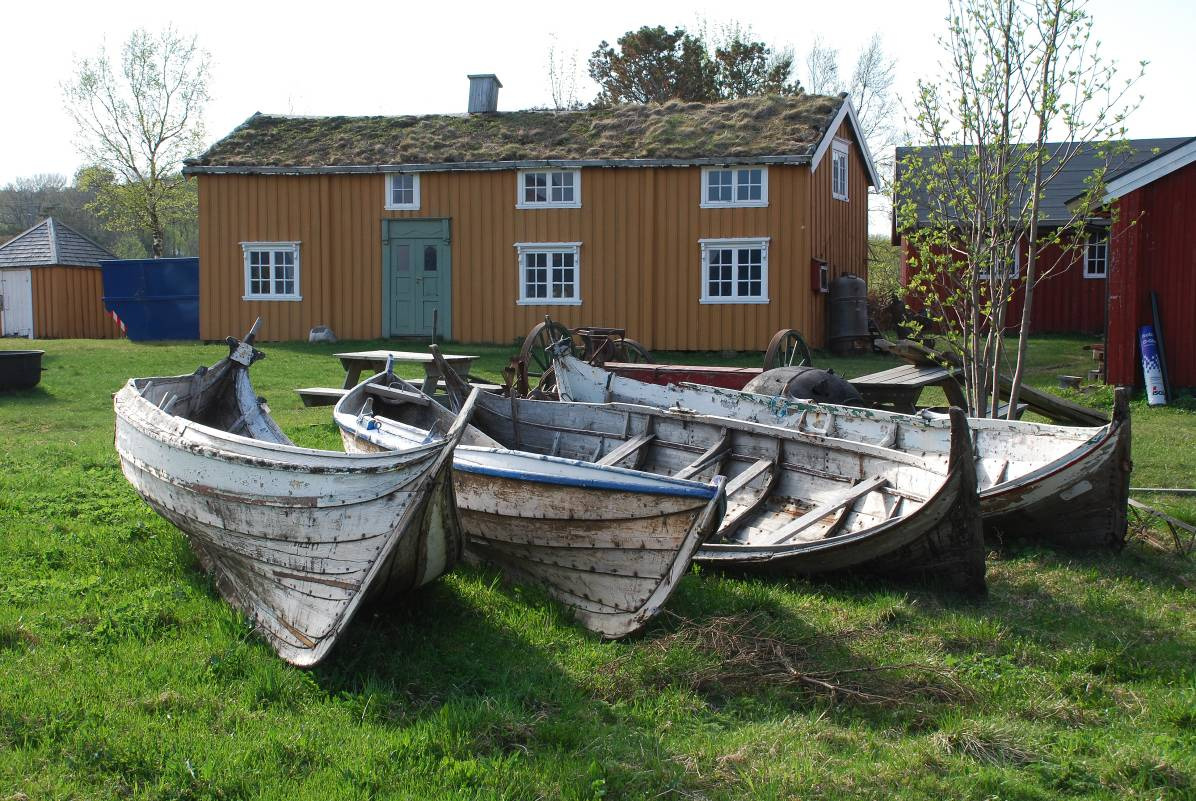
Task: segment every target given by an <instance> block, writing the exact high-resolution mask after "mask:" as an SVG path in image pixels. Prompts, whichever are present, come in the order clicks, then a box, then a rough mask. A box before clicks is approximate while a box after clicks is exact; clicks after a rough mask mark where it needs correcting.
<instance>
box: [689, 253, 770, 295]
mask: <svg viewBox="0 0 1196 801" xmlns="http://www.w3.org/2000/svg"><path fill="white" fill-rule="evenodd" d="M698 242H699V244H700V245H701V246H702V298H701V302H702V303H768V237H758V238H751V239H700V240H698Z"/></svg>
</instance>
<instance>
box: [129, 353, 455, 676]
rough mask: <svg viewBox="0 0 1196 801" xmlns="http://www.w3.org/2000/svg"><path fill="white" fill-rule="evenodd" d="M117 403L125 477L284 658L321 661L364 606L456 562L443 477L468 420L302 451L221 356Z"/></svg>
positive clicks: (154, 381) (148, 382) (132, 389)
mask: <svg viewBox="0 0 1196 801" xmlns="http://www.w3.org/2000/svg"><path fill="white" fill-rule="evenodd" d="M114 405H115V410H116V435H115V444H116V450H117V452H118V454H119V455H120V461H121V468H122V470H123V471H124V474H125V477H126V478H127V479H128V480H129V482H130V483H131V484H132V485H133V487H134V488H135V489H136V490H137V492H138V493H139V494H140V495H141V496H142V497H143V498H144V499H145V500H146V501H147V502H148V503H149V504H150V506H152V507H153V508H154V509H155V510H156V511H158V513H159V514H161V515H162V516H163V517H165V518H166V519H167V520H169V521H171V522H172V523H174V525H176V526H177V527H178V528H179V529H181V530H182V531H183V533H184V534H186V535H187V538H188V540H189V542H190V544H191V545H192V548H193V550H194V551H195V553H196V555H197V556H198V558H199V560H200V562H201V564H202V565H203V566H204V568H205V569H207V570H208V571H210V572H211V573H212V574H213V576H214V578H215V581H216V585H217V587H218V588H219V590H220V592H221V594H222V595H223V596H224V597H225V598H226V599H227V600H228V601H229V602H230V603H231V604H233V605H234V606H236V607H237V608H238V609H239V610H241V611H242V612H243V613H245V614H246V615H247V616H249V617H250V618H251V619H252V620H253V621H254V623H255V625H256V626H257V627H258V629H259V630H260V631H261V633H262V635H263V636H264V637H265V638H266V639H267V641H268V642H269V643H270V644H271V646H272V647H273V648H274V649H275V650H276V651H277V652H278V654H279V656H281V657H282V658H283V659H285V660H286V661H288V662H290V663H292V664H295V665H301V666H308V665H314V664H316V663H317V662H319V661H320V660H321V659H323V658H324V657H325V656H326V655H327V653H328V652H329V650H330V649H331V648H332V646H333V644H334V643H335V641H336V639H337V637H338V635H339V634H340V633H341V632H342V631H343V629H344V627H345V626H346V625H347V624H348V622H349V620H350V619H351V618H352V616H353V614H354V612H355V611H356V610H357V609H358V608H359V606H360V605H361V604H362V603H363V602H364V601H366V600H367V599H372V598H379V597H385V596H390V595H393V594H396V593H400V592H404V591H407V590H410V589H413V588H415V587H418V586H421V585H423V584H426V583H427V582H429V581H432V580H434V579H435V578H437V577H438V576H440V575H441V574H442V573H443V572H444V571H445V570H447V569H449V568H450V567H451V566H452V565H453V563H455V562H456V560H457V559H458V558H459V556H460V553H461V547H462V534H461V531H460V524H459V521H458V518H457V515H456V509H455V503H454V500H453V495H452V486H451V473H450V471H451V450H452V447H453V445H454V444H455V442H456V440H457V439H459V438H460V436H461V433H462V432H463V431H464V421H462V423H461V425H459V426H457V427H456V428H455V429H450V430H449V431H448V433H447V435H446V436H444V437H441V438H438V439H437V440H436V441H433V442H429V443H426V444H421V445H418V446H415V447H411V448H408V449H405V450H403V451H399V452H391V453H388V454H383V455H375V456H361V455H354V454H346V453H339V452H335V451H320V450H314V449H310V448H300V447H297V446H295V445H293V444H291V443H290V441H289V440H288V439H287V438H286V437H285V435H283V434H282V432H281V430H279V429H278V427H277V425H276V424H275V423H274V421H273V420H272V419H270V417H269V415H268V414H267V413H266V411H265V410H264V409H263V408H262V406H261V405H260V404H259V403H258V401H257V398H256V396H255V394H254V393H253V389H252V387H251V385H250V383H249V379H248V376H247V371H246V366H245V365H241V364H237V363H236V362H231V361H230V360H227V359H226V360H224V361H222V362H220V363H218V364H217V365H215V366H213V367H212V368H211V369H206V370H205V369H203V368H201V369H200V370H199V371H197V372H196V373H195V374H194V375H186V376H173V377H160V378H149V379H134V380H132V381H129V383H128V384H127V385H126V386H125V387H124V388H123V389H121V391H120V392H118V393H117V395H116V397H115V399H114ZM200 420H202V421H203V422H197V421H200ZM226 429H235V430H236V431H243V432H245V433H246V434H249V435H242V434H240V433H230V432H229V430H226Z"/></svg>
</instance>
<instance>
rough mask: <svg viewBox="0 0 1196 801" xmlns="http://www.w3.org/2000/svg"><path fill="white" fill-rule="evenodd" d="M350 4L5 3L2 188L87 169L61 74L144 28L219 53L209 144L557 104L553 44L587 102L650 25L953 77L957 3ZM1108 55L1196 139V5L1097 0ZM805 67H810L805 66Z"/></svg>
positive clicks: (1173, 132)
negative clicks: (597, 68) (606, 67)
mask: <svg viewBox="0 0 1196 801" xmlns="http://www.w3.org/2000/svg"><path fill="white" fill-rule="evenodd" d="M732 7H733V9H734V10H733V11H728V4H726V3H721V4H714V3H710V4H704V3H700V2H698V3H693V2H672V1H671V0H670V1H669V2H642V0H641V2H622V1H621V0H606V1H605V2H602V3H600V4H598V5H596V6H592V5H590V4H589V3H561V2H554V3H493V2H492V3H464V2H453V3H445V2H439V3H412V2H406V3H400V2H393V0H392V2H388V3H374V2H366V1H362V0H353V1H352V2H345V3H336V4H334V3H328V2H327V1H326V0H324V2H319V3H310V2H303V1H302V0H297V1H296V2H288V3H275V2H270V1H269V0H260V1H258V2H254V1H253V0H241V2H224V0H211V1H209V2H202V3H199V2H197V3H186V4H184V3H179V2H174V1H172V0H154V2H122V0H112V1H111V2H103V3H97V2H94V0H90V1H89V2H81V3H80V2H73V1H72V0H67V1H66V2H58V3H55V4H54V5H53V7H52V8H53V11H52V12H47V9H46V7H43V6H41V5H40V4H36V3H19V4H14V6H13V7H12V8H8V9H6V10H5V15H4V30H2V31H0V75H3V76H5V77H4V79H3V83H2V84H0V85H2V86H3V92H2V95H3V98H4V101H3V103H2V104H0V185H4V184H7V183H8V182H10V181H12V180H13V179H15V178H17V177H20V176H27V175H33V174H35V173H46V172H51V173H61V174H63V175H66V176H68V177H69V176H71V175H73V174H74V172H75V170H76V169H78V167H79V166H80V157H79V155H78V152H77V148H76V146H75V135H74V130H73V127H72V123H71V121H70V119H69V117H68V116H67V115H66V113H65V111H64V110H63V103H62V91H61V84H62V83H63V82H64V81H66V80H68V79H69V78H70V76H71V74H72V70H73V64H74V62H75V60H76V59H77V58H80V57H84V56H89V55H94V54H95V53H96V52H97V51H98V50H99V49H100V48H101V47H103V46H105V45H106V46H108V47H109V48H110V49H111V50H112V52H113V53H115V52H116V51H117V50H118V48H119V45H120V43H121V42H122V41H124V39H125V38H126V37H127V36H128V35H129V33H130V32H131V31H132V30H133V29H135V28H137V27H144V28H147V29H149V30H151V31H153V30H156V29H160V28H162V27H165V26H166V25H174V26H175V27H176V28H177V29H178V30H179V31H181V32H183V33H186V34H194V35H196V36H197V37H198V39H199V43H200V45H201V46H202V47H204V48H206V49H207V50H208V51H210V53H211V56H212V69H211V80H210V87H209V88H210V93H211V96H212V100H211V102H210V103H209V105H208V107H207V109H206V113H205V121H206V130H207V135H208V141H215V140H216V139H219V138H220V137H222V136H223V135H225V134H226V133H228V132H229V131H230V130H232V129H233V128H234V127H236V126H237V125H238V124H240V123H241V122H242V121H243V120H245V119H246V118H247V117H249V116H250V115H251V114H253V113H254V112H255V111H262V112H272V113H291V114H423V113H436V112H463V111H464V110H465V104H466V98H467V95H468V82H467V80H466V77H465V76H466V75H467V74H468V73H476V72H493V73H496V74H497V75H498V76H499V79H500V80H501V81H502V83H503V89H502V91H501V92H500V93H499V101H498V103H499V110H500V111H504V110H514V109H521V108H528V107H533V106H545V105H548V104H549V101H550V90H549V82H548V77H547V73H548V69H547V65H548V52H549V49H550V48H555V49H556V51H557V52H558V53H560V54H562V55H563V56H564V57H565V58H566V59H568V58H569V57H570V56H575V57H576V63H577V78H578V81H577V85H578V97H579V99H580V100H582V101H583V102H584V101H588V100H590V99H591V98H592V97H593V96H594V94H595V92H596V89H595V87H594V85H593V83H592V82H591V81H590V80H589V78H588V76H586V74H585V62H586V58H587V57H588V56H589V54H590V53H591V52H592V51H593V50H594V49H595V47H597V45H598V43H599V42H600V41H602V40H603V39H605V40H607V41H610V42H613V41H614V40H615V39H617V38H618V37H619V36H620V35H621V34H622V33H624V32H625V31H627V30H630V29H633V28H638V27H640V26H641V25H645V24H653V25H655V24H663V25H668V26H671V25H682V26H684V27H686V28H689V29H691V30H692V29H695V28H697V27H698V26H700V25H703V24H704V25H706V26H707V28H709V29H717V28H719V27H720V26H723V25H725V24H727V23H730V22H737V23H739V24H740V25H742V26H748V27H750V28H751V29H752V33H753V34H754V36H755V38H758V39H762V40H764V41H766V42H768V43H769V44H772V45H774V46H778V47H792V48H793V50H794V52H795V54H796V56H797V60H798V63H799V65H800V64H801V63H802V59H803V57H804V54H805V53H806V52H807V51H808V49H809V47H810V45H811V43H812V42H813V41H814V39H815V37H816V36H820V37H821V38H822V40H823V41H824V42H825V43H826V44H828V45H829V46H831V47H834V48H837V49H838V50H839V51H840V54H841V57H842V61H843V62H844V66H845V67H849V65H850V63H851V62H852V61H853V60H854V58H855V54H856V52H857V51H858V50H859V48H860V47H861V46H862V45H863V44H864V43H865V42H866V41H867V40H868V39H869V38H870V37H871V36H872V35H873V33H880V34H881V36H882V37H883V41H884V44H885V47H886V49H887V50H888V52H889V53H890V54H891V55H892V56H893V57H894V58H895V59H896V60H897V94H898V99H899V101H901V102H906V100H907V98H909V97H910V96H911V92H912V89H913V87H914V85H915V82H916V81H917V80H918V79H919V78H923V79H927V78H933V77H934V75H936V74H938V73H939V67H938V61H939V58H940V56H939V51H938V50H937V45H936V36H938V35H940V34H941V33H942V31H943V30H944V23H943V16H944V14H945V13H946V8H947V6H946V3H945V2H927V1H926V0H904V1H903V2H893V0H881V1H879V2H875V1H874V0H853V2H851V3H849V4H848V3H842V2H838V3H811V2H808V1H807V2H796V3H795V2H788V3H780V2H767V3H762V2H752V0H739V2H737V3H735V4H734V5H733V6H732ZM1089 9H1090V11H1091V13H1092V16H1093V18H1094V20H1095V30H1096V35H1097V37H1098V38H1099V39H1101V41H1102V43H1103V44H1102V53H1103V55H1104V56H1106V57H1107V58H1110V59H1114V60H1116V61H1117V62H1118V64H1119V65H1121V66H1122V68H1123V72H1124V73H1125V74H1127V75H1128V74H1129V73H1130V72H1136V70H1137V64H1138V62H1139V61H1140V60H1143V59H1147V60H1149V61H1150V64H1149V66H1148V67H1147V68H1146V75H1145V77H1144V78H1143V79H1142V80H1141V81H1140V82H1139V83H1138V85H1137V91H1138V92H1139V93H1141V94H1142V95H1144V99H1143V100H1142V103H1141V105H1140V107H1139V108H1138V109H1137V110H1136V111H1135V112H1134V114H1133V115H1132V116H1131V117H1130V119H1129V120H1128V127H1129V134H1130V136H1131V137H1155V136H1191V135H1196V103H1193V102H1192V98H1193V96H1192V90H1191V82H1190V71H1191V65H1192V63H1193V59H1192V42H1193V41H1196V2H1192V0H1186V2H1179V1H1176V2H1172V1H1171V0H1142V2H1134V3H1126V2H1113V0H1092V2H1091V3H1090V5H1089ZM798 77H803V76H802V71H801V70H799V75H798Z"/></svg>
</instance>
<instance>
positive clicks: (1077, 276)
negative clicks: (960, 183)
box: [892, 139, 1188, 334]
mask: <svg viewBox="0 0 1196 801" xmlns="http://www.w3.org/2000/svg"><path fill="white" fill-rule="evenodd" d="M1187 141H1188V140H1187V139H1134V140H1130V141H1129V143H1128V144H1129V149H1128V151H1127V152H1126V153H1124V154H1118V155H1116V156H1114V157H1112V159H1111V160H1112V163H1110V164H1109V167H1110V169H1111V170H1117V171H1119V173H1120V174H1125V173H1126V172H1128V171H1130V170H1134V169H1135V168H1137V167H1138V166H1139V165H1142V164H1143V163H1144V162H1148V161H1149V160H1151V159H1152V158H1154V157H1155V156H1156V155H1157V154H1159V153H1163V152H1167V151H1169V150H1170V149H1171V148H1174V147H1176V146H1177V145H1180V144H1182V143H1184V142H1187ZM1072 146H1073V145H1072V143H1063V142H1057V143H1052V144H1048V145H1047V148H1048V149H1049V150H1051V151H1052V152H1054V151H1056V150H1060V149H1070V148H1072ZM938 157H939V154H938V149H937V148H933V147H899V148H897V176H896V177H897V183H898V192H900V191H902V190H901V171H902V165H906V164H909V163H910V162H911V161H916V160H919V159H921V160H928V159H935V158H938ZM1105 165H1106V156H1105V155H1104V154H1103V153H1102V152H1101V151H1100V149H1098V148H1093V147H1088V146H1081V147H1080V148H1079V150H1078V152H1077V153H1076V154H1075V155H1074V156H1072V157H1071V158H1070V160H1069V161H1068V163H1067V166H1066V168H1065V169H1064V171H1063V172H1062V173H1061V174H1060V175H1059V176H1057V177H1056V178H1055V179H1054V180H1053V181H1052V182H1051V183H1050V185H1049V186H1048V188H1047V190H1046V192H1045V196H1044V197H1043V199H1042V211H1043V218H1042V222H1041V224H1042V225H1043V227H1045V228H1050V227H1052V226H1060V225H1065V224H1067V223H1068V222H1069V221H1070V220H1071V212H1070V211H1069V210H1068V208H1067V204H1068V202H1069V201H1071V200H1072V199H1074V198H1075V197H1076V196H1078V195H1080V194H1081V193H1082V192H1083V189H1084V186H1085V180H1086V179H1087V178H1088V177H1089V176H1091V175H1092V173H1093V171H1094V170H1095V169H1097V168H1098V167H1104V166H1105ZM915 200H916V201H918V214H919V220H922V219H925V218H926V212H925V210H924V205H923V204H924V201H922V200H921V199H919V198H916V197H915ZM892 236H893V239H892V241H893V244H894V245H900V246H901V283H902V284H903V285H908V283H909V279H910V277H911V270H910V267H909V258H910V256H911V255H912V253H911V247H910V244H909V241H908V239H907V238H906V237H905V236H904V235H903V233H902V232H901V231H898V229H897V226H896V222H895V221H894V226H893V235H892ZM1114 238H1115V234H1114ZM1110 255H1111V252H1110V231H1109V224H1108V220H1106V219H1096V220H1092V221H1091V224H1090V225H1089V226H1088V228H1087V238H1086V239H1085V240H1084V241H1083V242H1078V243H1077V244H1076V246H1075V247H1074V248H1072V249H1070V252H1063V251H1061V250H1060V249H1059V248H1057V247H1048V248H1045V249H1044V250H1043V251H1042V252H1041V253H1040V257H1039V258H1040V261H1039V269H1040V270H1041V269H1044V268H1046V267H1051V268H1052V269H1051V272H1050V275H1049V276H1048V277H1047V278H1045V279H1044V280H1043V281H1042V282H1041V283H1039V284H1038V285H1037V287H1036V288H1035V290H1034V308H1033V309H1032V310H1031V316H1030V324H1031V330H1032V331H1033V332H1034V333H1091V334H1095V333H1100V332H1103V331H1104V330H1105V326H1106V320H1107V308H1108V302H1107V295H1108V287H1107V286H1106V284H1107V283H1108V281H1107V275H1108V273H1109V265H1110ZM1025 257H1026V242H1025V241H1023V242H1022V247H1021V252H1020V254H1019V258H1018V259H1017V260H1016V263H1015V264H1014V265H1013V269H1014V271H1015V273H1017V272H1018V271H1020V270H1021V267H1022V264H1023V263H1024V261H1025ZM1021 313H1022V303H1021V292H1020V291H1019V293H1018V295H1016V296H1015V297H1014V299H1013V302H1012V303H1011V304H1010V308H1009V316H1008V320H1009V321H1010V326H1009V327H1010V328H1016V327H1017V326H1018V324H1019V323H1020V321H1021Z"/></svg>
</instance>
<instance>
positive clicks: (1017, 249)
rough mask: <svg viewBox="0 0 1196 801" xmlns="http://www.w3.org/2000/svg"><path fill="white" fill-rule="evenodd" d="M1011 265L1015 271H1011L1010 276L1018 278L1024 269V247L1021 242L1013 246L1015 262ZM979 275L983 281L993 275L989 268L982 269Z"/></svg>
mask: <svg viewBox="0 0 1196 801" xmlns="http://www.w3.org/2000/svg"><path fill="white" fill-rule="evenodd" d="M1011 267H1012V270H1013V271H1012V272H1010V273H1009V277H1010V278H1011V279H1012V278H1017V276H1018V273H1020V272H1021V269H1022V247H1021V243H1020V242H1019V243H1018V244H1017V245H1015V246H1014V248H1013V264H1012V265H1011ZM979 276H980V280H982V281H988V280H990V279H991V278H992V275H991V274H990V273H989V271H988V270H981V271H980V273H979Z"/></svg>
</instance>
